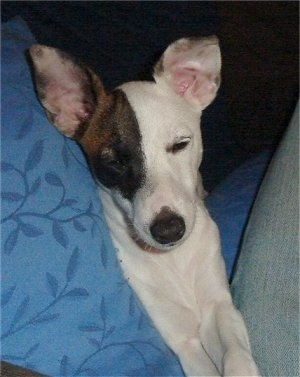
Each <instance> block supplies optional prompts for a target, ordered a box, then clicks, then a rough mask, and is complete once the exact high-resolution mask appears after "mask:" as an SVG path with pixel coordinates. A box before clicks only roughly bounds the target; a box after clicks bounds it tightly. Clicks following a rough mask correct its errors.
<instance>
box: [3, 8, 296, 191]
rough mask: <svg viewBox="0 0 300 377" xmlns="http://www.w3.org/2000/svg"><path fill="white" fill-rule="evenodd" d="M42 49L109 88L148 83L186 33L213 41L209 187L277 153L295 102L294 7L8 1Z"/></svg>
mask: <svg viewBox="0 0 300 377" xmlns="http://www.w3.org/2000/svg"><path fill="white" fill-rule="evenodd" d="M1 10H2V12H1V14H2V21H7V20H8V19H9V18H10V17H13V16H16V15H20V16H21V17H22V18H23V19H24V20H25V21H26V22H27V23H28V25H29V27H30V29H31V31H32V32H33V34H34V36H35V37H36V39H37V40H38V42H40V43H44V44H48V45H52V46H55V47H58V48H60V49H63V50H65V51H67V52H69V53H71V54H72V55H74V56H77V57H78V58H80V59H81V60H83V61H84V62H85V63H87V64H88V65H89V66H91V68H93V69H94V70H95V71H96V72H97V73H98V74H99V75H100V76H101V78H102V80H103V82H104V85H105V87H106V88H107V89H108V90H110V89H112V88H114V87H115V86H117V85H119V84H121V83H123V82H125V81H129V80H136V79H151V70H152V65H153V63H154V62H155V61H156V60H157V58H158V57H159V55H160V54H161V53H162V51H163V50H164V49H165V48H166V47H167V45H168V44H169V43H171V42H173V41H174V40H176V39H178V38H181V37H183V36H200V35H209V34H217V35H218V37H219V39H220V43H221V49H222V56H223V69H222V76H223V81H222V86H221V89H220V92H219V95H218V97H217V99H216V100H215V101H214V103H213V104H212V105H211V106H210V107H209V108H208V109H207V110H206V111H205V112H204V114H203V119H202V132H203V139H204V147H205V151H204V160H203V163H202V166H201V170H202V173H203V176H204V184H205V187H206V189H207V190H209V191H210V190H212V189H213V188H214V187H215V186H216V185H217V184H218V183H219V182H220V181H221V180H222V179H223V178H224V177H225V176H226V175H227V174H229V173H230V172H231V171H232V170H233V169H234V168H236V167H237V166H239V165H240V164H241V163H242V162H243V161H245V160H246V159H248V158H250V157H251V156H253V154H254V153H257V152H259V151H262V150H264V149H265V148H269V149H273V148H274V147H275V146H276V145H277V143H278V140H279V139H280V137H281V135H282V133H283V131H284V130H285V128H286V126H287V123H288V121H289V118H290V116H291V114H292V111H293V109H294V106H295V104H296V102H297V99H298V87H299V83H298V77H299V76H298V66H299V21H298V15H299V3H298V1H263V2H259V1H249V2H247V1H242V2H239V1H232V2H226V1H225V2H222V1H220V2H214V1H209V2H206V1H183V2H176V1H148V2H142V1H140V2H121V1H115V2H105V1H101V2H100V1H92V2H90V1H2V3H1Z"/></svg>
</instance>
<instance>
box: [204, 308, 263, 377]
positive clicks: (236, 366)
mask: <svg viewBox="0 0 300 377" xmlns="http://www.w3.org/2000/svg"><path fill="white" fill-rule="evenodd" d="M200 338H201V343H202V345H203V347H204V348H205V349H206V351H207V353H208V354H209V355H210V356H211V357H212V359H213V360H214V362H215V364H216V365H217V367H218V369H219V370H220V371H221V373H222V375H224V376H259V375H260V373H259V371H258V369H257V366H256V364H255V362H254V360H253V358H252V356H251V350H250V344H249V340H248V334H247V330H246V327H245V324H244V321H243V318H242V316H241V314H240V313H239V312H238V311H237V310H236V309H235V308H234V306H233V304H232V303H231V302H230V301H226V302H225V301H224V302H211V303H210V304H208V305H206V306H205V307H204V308H203V317H202V324H201V329H200Z"/></svg>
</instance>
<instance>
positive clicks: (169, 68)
mask: <svg viewBox="0 0 300 377" xmlns="http://www.w3.org/2000/svg"><path fill="white" fill-rule="evenodd" d="M220 71H221V54H220V48H219V41H218V38H217V37H215V36H210V37H204V38H198V39H196V38H183V39H179V40H178V41H176V42H174V43H173V44H171V45H170V46H169V47H168V48H167V49H166V51H165V52H164V54H163V55H162V57H161V58H160V60H159V61H158V63H157V64H156V66H155V67H154V78H155V81H156V82H157V83H158V84H164V85H165V84H167V85H168V86H169V87H171V88H172V89H173V90H174V91H175V93H177V94H178V95H180V96H182V97H184V98H185V99H186V100H187V101H189V102H190V103H192V104H193V106H195V107H196V108H198V109H199V110H203V109H204V108H205V107H206V106H208V105H209V104H210V103H211V102H212V100H213V99H214V98H215V96H216V93H217V90H218V88H219V86H220V81H221V77H220Z"/></svg>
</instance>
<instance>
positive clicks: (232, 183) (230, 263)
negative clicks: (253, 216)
mask: <svg viewBox="0 0 300 377" xmlns="http://www.w3.org/2000/svg"><path fill="white" fill-rule="evenodd" d="M270 156H271V151H270V150H266V151H264V152H261V153H259V154H258V155H255V156H254V157H252V158H250V159H249V160H248V161H247V162H245V163H244V164H242V165H241V166H240V167H239V168H237V169H235V170H234V171H233V173H231V174H230V175H229V176H228V177H227V178H226V179H225V180H224V181H223V182H222V183H221V184H219V185H218V186H217V187H216V188H215V189H214V190H213V192H212V193H211V194H210V195H209V196H208V197H207V198H206V206H207V208H208V210H209V212H210V215H211V216H212V218H213V219H214V221H215V222H216V223H217V224H218V227H219V231H220V236H221V246H222V254H223V257H224V259H225V265H226V273H227V277H228V279H231V277H232V271H233V268H234V264H235V261H236V257H237V255H238V252H239V248H240V241H241V237H242V234H243V231H244V228H245V226H246V224H247V220H248V216H249V212H250V209H251V206H252V203H253V201H254V199H255V195H256V192H257V190H258V188H259V185H260V182H261V180H262V178H263V175H264V172H265V169H266V166H267V164H268V162H269V159H270Z"/></svg>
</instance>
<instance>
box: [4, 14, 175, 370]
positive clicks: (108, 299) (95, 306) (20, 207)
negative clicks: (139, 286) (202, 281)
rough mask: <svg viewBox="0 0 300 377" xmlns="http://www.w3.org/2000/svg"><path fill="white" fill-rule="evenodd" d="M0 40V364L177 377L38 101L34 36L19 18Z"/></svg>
mask: <svg viewBox="0 0 300 377" xmlns="http://www.w3.org/2000/svg"><path fill="white" fill-rule="evenodd" d="M6 27H7V26H4V29H5V28H6ZM5 36H6V37H5ZM2 37H3V38H2V54H1V59H2V67H1V68H2V78H3V80H2V84H3V88H2V89H3V91H2V98H1V100H2V105H3V106H2V110H3V114H2V119H1V120H2V124H1V127H2V155H1V158H2V161H1V175H2V187H1V199H2V210H1V227H2V241H1V242H2V247H1V252H2V255H1V263H2V281H1V283H2V286H1V288H2V291H1V311H2V323H1V346H2V350H1V351H2V355H1V356H2V358H3V360H6V361H8V362H12V363H15V364H17V365H20V366H23V367H26V368H30V369H33V370H37V371H40V372H41V373H44V374H46V375H53V376H68V377H71V376H85V377H88V376H89V377H90V376H101V375H102V376H103V375H115V376H130V375H147V376H149V377H150V376H151V375H152V376H156V375H165V376H168V375H169V376H177V375H178V376H180V375H182V374H181V370H180V367H179V366H178V363H177V361H176V359H175V358H174V356H173V355H172V354H171V353H170V352H169V350H168V348H167V347H166V346H165V345H164V343H163V342H162V340H161V338H160V337H159V335H158V334H157V332H156V331H155V330H154V329H153V327H152V325H151V322H150V321H149V318H148V316H147V314H146V313H145V311H144V310H143V308H142V307H141V305H140V303H139V301H138V300H137V299H136V296H135V294H134V293H133V292H132V290H131V289H130V287H129V286H128V284H127V282H126V281H125V280H124V278H123V275H122V273H121V271H120V268H119V265H118V262H117V256H116V253H115V250H114V248H113V247H112V244H111V240H110V236H109V234H108V229H107V225H106V223H105V219H104V215H103V213H102V207H101V203H100V201H99V197H98V192H97V190H96V187H95V185H94V183H93V180H92V177H91V175H90V173H89V170H88V165H87V163H86V160H85V158H84V156H83V154H82V152H81V150H80V148H79V147H78V146H77V145H76V144H75V143H74V142H73V141H72V140H70V139H67V138H64V137H62V136H61V135H59V134H58V133H57V131H56V130H55V129H54V128H51V127H50V125H49V123H48V121H47V120H46V117H45V114H44V110H43V109H42V108H41V105H40V104H39V102H38V100H37V98H36V95H35V93H34V89H33V86H32V81H31V75H30V72H29V70H28V67H27V65H25V60H24V58H23V56H24V51H25V50H26V49H27V48H28V47H29V45H30V44H32V43H34V39H33V37H32V36H31V34H30V32H29V30H28V29H27V27H26V25H25V24H24V23H23V21H22V20H21V22H20V20H19V21H13V22H12V29H10V30H9V32H6V34H5V33H4V34H2ZM16 37H18V39H17V40H16ZM8 40H9V41H8ZM11 104H13V105H14V108H13V110H12V106H11ZM116 355H118V356H117V357H116Z"/></svg>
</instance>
